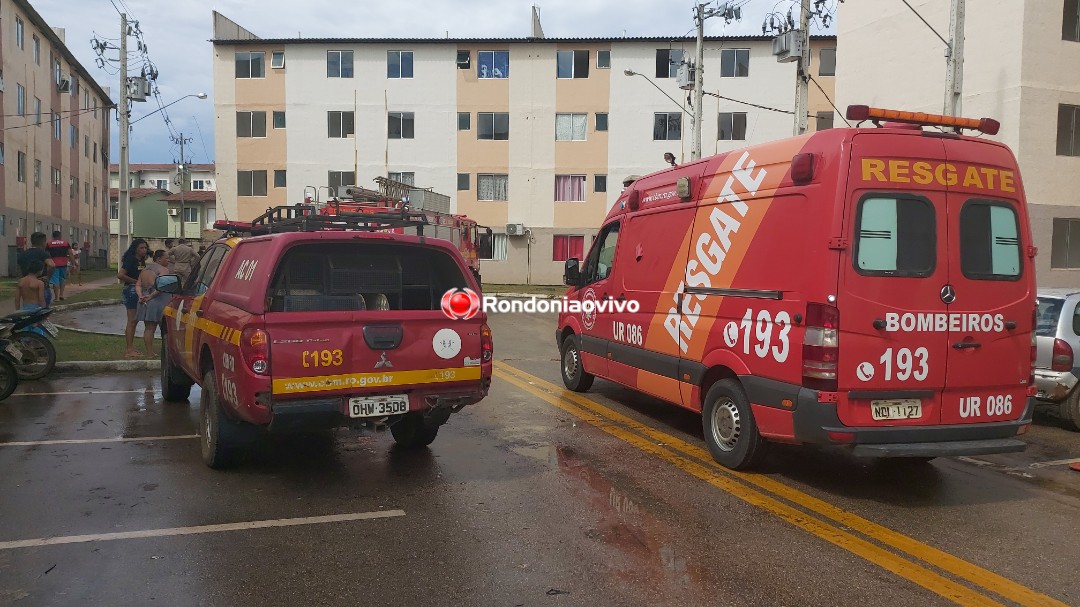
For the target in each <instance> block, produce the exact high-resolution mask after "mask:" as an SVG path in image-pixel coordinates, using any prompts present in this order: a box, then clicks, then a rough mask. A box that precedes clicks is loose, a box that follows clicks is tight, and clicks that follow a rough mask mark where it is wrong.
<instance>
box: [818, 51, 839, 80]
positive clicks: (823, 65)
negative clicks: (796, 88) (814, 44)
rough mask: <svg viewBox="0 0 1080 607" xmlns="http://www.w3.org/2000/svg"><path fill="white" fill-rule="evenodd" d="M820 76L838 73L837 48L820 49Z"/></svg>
mask: <svg viewBox="0 0 1080 607" xmlns="http://www.w3.org/2000/svg"><path fill="white" fill-rule="evenodd" d="M817 73H818V76H835V75H836V49H834V48H823V49H821V50H820V51H818V68H817Z"/></svg>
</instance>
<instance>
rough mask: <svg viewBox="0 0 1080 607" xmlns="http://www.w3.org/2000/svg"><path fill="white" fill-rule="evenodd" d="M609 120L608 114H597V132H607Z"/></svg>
mask: <svg viewBox="0 0 1080 607" xmlns="http://www.w3.org/2000/svg"><path fill="white" fill-rule="evenodd" d="M607 119H608V115H607V112H597V113H596V130H598V131H606V130H607Z"/></svg>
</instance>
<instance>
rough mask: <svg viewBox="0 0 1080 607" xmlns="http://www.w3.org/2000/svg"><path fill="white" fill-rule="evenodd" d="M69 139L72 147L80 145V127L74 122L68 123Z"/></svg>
mask: <svg viewBox="0 0 1080 607" xmlns="http://www.w3.org/2000/svg"><path fill="white" fill-rule="evenodd" d="M68 140H69V141H70V142H71V149H73V150H74V149H75V148H77V147H79V129H77V128H75V125H74V124H69V125H68Z"/></svg>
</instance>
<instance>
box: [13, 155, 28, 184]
mask: <svg viewBox="0 0 1080 607" xmlns="http://www.w3.org/2000/svg"><path fill="white" fill-rule="evenodd" d="M15 173H16V175H18V178H19V182H20V183H26V154H24V153H22V152H19V156H18V159H17V161H16V171H15Z"/></svg>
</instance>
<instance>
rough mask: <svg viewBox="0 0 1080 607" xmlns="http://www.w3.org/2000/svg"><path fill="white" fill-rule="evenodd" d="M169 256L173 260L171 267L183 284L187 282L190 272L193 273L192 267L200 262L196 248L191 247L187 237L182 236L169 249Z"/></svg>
mask: <svg viewBox="0 0 1080 607" xmlns="http://www.w3.org/2000/svg"><path fill="white" fill-rule="evenodd" d="M169 257H170V258H171V259H170V261H171V262H172V263H171V264H170V269H171V270H172V271H173V272H174V273H176V274H177V275H178V276H179V277H180V284H181V285H185V284H187V279H188V274H191V269H192V268H194V267H195V264H197V263H199V256H198V255H197V254H196V253H195V249H192V248H191V246H190V245H189V244H188V243H187V239H186V238H181V239H180V240H179V241H177V245H176V246H175V247H173V248H172V249H170V250H169Z"/></svg>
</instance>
